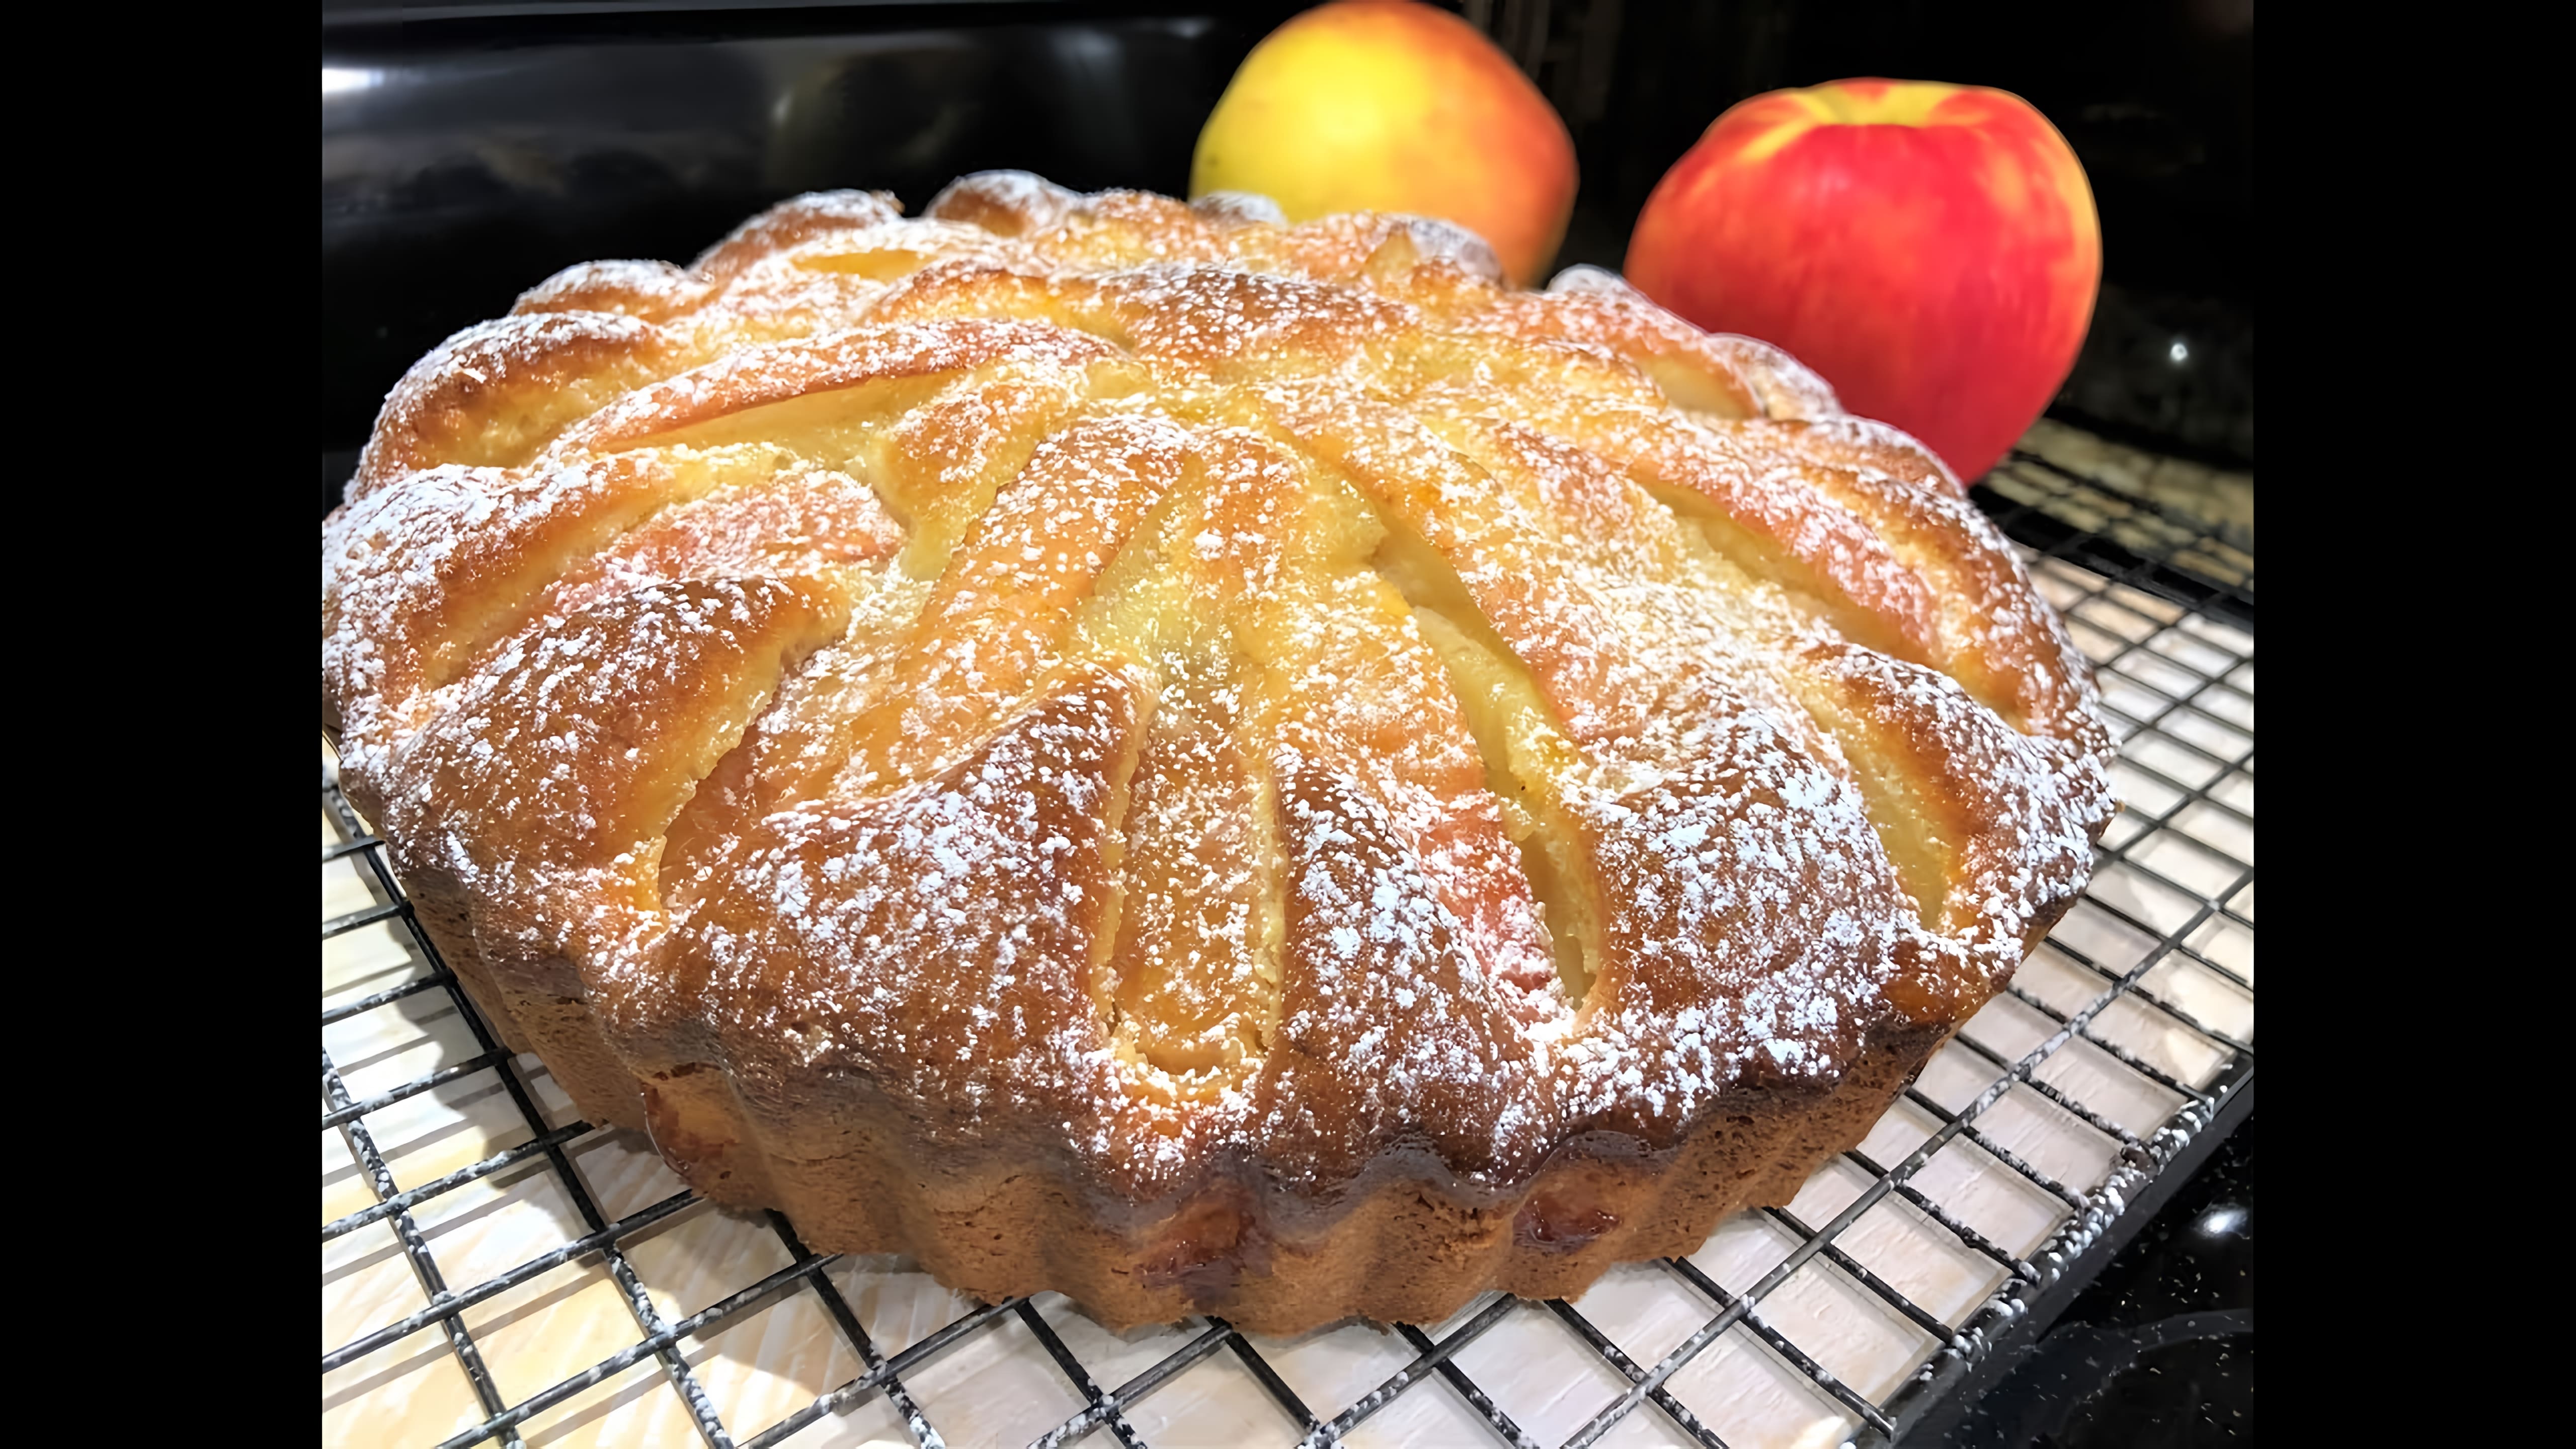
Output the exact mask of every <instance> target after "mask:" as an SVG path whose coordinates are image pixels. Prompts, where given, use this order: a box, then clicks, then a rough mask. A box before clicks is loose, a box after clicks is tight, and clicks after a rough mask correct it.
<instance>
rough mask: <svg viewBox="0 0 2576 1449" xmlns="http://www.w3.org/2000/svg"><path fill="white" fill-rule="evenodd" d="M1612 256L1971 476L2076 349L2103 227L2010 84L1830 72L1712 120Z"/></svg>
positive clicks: (2073, 170) (2077, 177)
mask: <svg viewBox="0 0 2576 1449" xmlns="http://www.w3.org/2000/svg"><path fill="white" fill-rule="evenodd" d="M1626 270H1627V275H1628V280H1629V281H1630V283H1632V284H1633V285H1635V286H1636V288H1637V289H1638V290H1639V291H1642V292H1644V293H1645V294H1646V295H1647V296H1649V297H1652V298H1654V299H1655V300H1656V301H1658V302H1660V303H1662V304H1663V305H1664V306H1666V307H1668V308H1670V309H1671V310H1672V311H1674V312H1676V313H1678V314H1680V315H1681V316H1683V317H1685V318H1688V319H1689V320H1690V321H1692V322H1694V323H1696V324H1698V325H1699V326H1701V327H1704V328H1707V329H1708V330H1709V331H1712V332H1734V333H1741V334H1743V335H1745V336H1748V337H1758V338H1760V339H1762V340H1763V341H1765V342H1770V343H1774V344H1776V345H1778V346H1780V347H1783V348H1786V349H1788V351H1789V352H1790V353H1791V354H1793V355H1795V356H1796V357H1797V358H1798V359H1799V360H1800V361H1802V362H1804V363H1806V364H1807V365H1808V366H1809V367H1812V368H1814V369H1815V370H1816V371H1817V372H1819V373H1821V374H1823V376H1824V378H1825V380H1826V381H1827V382H1830V383H1832V384H1833V385H1834V390H1835V391H1836V392H1838V393H1840V394H1841V395H1842V400H1843V405H1844V406H1845V407H1846V408H1849V409H1850V410H1851V411H1852V412H1855V413H1858V414H1860V415H1861V416H1863V417H1871V418H1877V419H1879V420H1881V421H1883V422H1888V423H1892V424H1894V425H1896V426H1897V427H1900V428H1903V429H1904V430H1906V431H1907V432H1909V433H1912V434H1913V435H1914V436H1915V437H1917V438H1920V439H1921V440H1922V441H1923V442H1925V443H1926V444H1928V445H1930V447H1931V448H1932V450H1933V451H1934V452H1935V453H1938V454H1939V455H1940V456H1941V459H1942V461H1944V462H1946V463H1948V464H1949V465H1950V468H1951V471H1953V472H1955V473H1956V474H1958V476H1959V477H1960V478H1961V479H1963V480H1971V481H1973V480H1974V479H1976V478H1978V477H1980V476H1982V475H1983V474H1984V473H1985V472H1986V470H1987V469H1989V468H1991V467H1993V466H1994V464H1995V462H1996V460H1997V459H1999V458H2001V457H2002V456H2003V455H2004V452H2005V450H2006V449H2009V448H2010V447H2011V446H2012V445H2013V442H2014V440H2016V439H2018V438H2019V437H2020V436H2021V435H2022V434H2023V432H2025V431H2027V430H2028V429H2029V427H2030V425H2031V422H2032V421H2033V420H2034V419H2036V418H2037V417H2038V416H2039V414H2040V410H2041V409H2043V408H2045V407H2046V406H2047V405H2048V400H2049V399H2050V398H2051V397H2053V396H2055V395H2056V392H2057V389H2058V385H2059V384H2061V383H2063V382H2064V381H2065V380H2066V374H2067V372H2068V371H2069V370H2070V369H2072V368H2073V367H2074V365H2075V354H2076V351H2077V349H2078V348H2080V347H2081V346H2082V345H2083V342H2084V329H2085V328H2086V326H2087V325H2089V324H2090V323H2091V321H2092V317H2093V298H2094V293H2095V291H2096V289H2097V288H2098V287H2099V285H2100V283H2101V278H2102V230H2101V225H2100V223H2099V222H2098V221H2097V220H2096V219H2095V216H2094V212H2093V192H2092V188H2090V187H2089V186H2087V185H2086V184H2085V181H2084V168H2083V166H2082V165H2080V164H2079V163H2078V162H2077V161H2076V159H2075V153H2074V152H2073V151H2072V150H2070V149H2068V147H2067V144H2066V140H2065V138H2064V137H2062V136H2060V135H2058V134H2057V130H2056V128H2055V127H2053V126H2051V125H2049V123H2048V121H2047V119H2046V118H2045V117H2043V116H2041V115H2040V114H2039V112H2037V111H2035V110H2033V109H2031V107H2030V105H2029V104H2028V103H2027V102H2025V101H2023V100H2021V99H2020V98H2019V97H2017V96H2011V95H2007V94H2005V93H2004V92H2002V91H1996V90H1986V89H1983V88H1981V87H1976V86H1954V85H1941V84H1935V83H1929V82H1915V81H1884V80H1849V81H1837V82H1834V83H1833V84H1831V85H1822V86H1817V87H1814V88H1813V89H1810V90H1789V91H1773V92H1772V93H1770V94H1769V95H1763V96H1756V97H1754V98H1753V99H1751V100H1749V101H1746V102H1744V103H1742V104H1741V105H1738V106H1736V107H1734V108H1733V109H1731V110H1729V111H1728V112H1727V113H1726V114H1724V115H1722V116H1720V117H1718V118H1717V123H1716V124H1715V125H1712V126H1710V127H1709V128H1708V132H1707V134H1705V135H1703V136H1702V137H1700V140H1699V144H1698V145H1696V146H1694V147H1692V148H1691V150H1690V152H1689V153H1688V154H1686V155H1684V156H1683V157H1682V159H1681V160H1680V161H1679V162H1678V163H1676V164H1675V165H1674V167H1673V169H1672V170H1671V171H1670V172H1667V173H1666V174H1665V176H1664V179H1663V180H1662V181H1661V182H1659V183H1657V184H1656V186H1655V190H1654V194H1653V195H1651V196H1649V197H1648V198H1647V200H1646V207H1645V211H1644V212H1643V213H1642V214H1641V215H1640V216H1639V217H1638V218H1637V229H1636V234H1635V236H1634V238H1633V239H1632V240H1631V241H1630V242H1629V245H1628V261H1627V268H1626Z"/></svg>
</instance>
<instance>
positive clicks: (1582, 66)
mask: <svg viewBox="0 0 2576 1449" xmlns="http://www.w3.org/2000/svg"><path fill="white" fill-rule="evenodd" d="M1302 8H1304V7H1303V5H1301V4H1294V3H1290V4H1281V3H1256V4H1246V5H1242V6H1238V7H1234V8H1231V9H1225V10H1221V11H1220V10H1218V9H1215V8H1212V7H1208V6H1204V5H1202V6H1197V7H1190V6H1174V5H1153V4H1126V5H1112V4H1088V3H1061V4H947V5H876V6H857V7H851V6H838V7H835V6H818V5H797V4H779V3H768V4H735V5H724V4H704V3H701V4H694V5H683V4H668V3H651V0H628V3H584V0H552V3H547V0H515V3H514V0H482V3H474V4H436V5H401V6H389V5H385V4H381V3H359V4H353V3H346V0H325V4H324V5H323V9H322V57H323V65H324V67H325V71H326V78H327V77H328V75H329V74H331V73H333V72H337V73H338V74H339V75H340V76H341V77H342V79H343V81H344V84H343V86H342V88H340V89H339V90H337V91H336V92H335V91H328V90H326V92H325V94H324V98H323V104H322V359H321V361H322V378H321V382H322V389H321V409H320V412H321V416H320V424H321V434H322V438H321V446H322V451H323V452H324V454H325V455H326V457H325V473H326V477H325V492H326V495H335V494H336V491H337V482H338V479H337V478H334V477H331V476H330V473H331V471H332V470H333V469H334V468H337V469H338V470H339V472H340V476H343V477H345V475H346V455H348V454H349V453H351V452H353V451H354V450H355V449H356V448H358V447H359V446H360V445H361V444H362V443H363V442H364V441H365V439H366V435H367V432H368V430H369V428H370V427H371V426H372V424H373V422H374V418H375V411H376V408H377V405H378V404H379V402H380V401H381V400H382V398H383V396H384V394H385V391H386V389H388V388H389V387H391V386H392V384H393V382H394V381H395V379H397V378H398V377H400V376H401V375H402V372H403V369H404V368H406V367H408V366H409V365H410V364H411V362H412V361H413V360H414V359H415V358H417V357H419V356H420V355H421V354H422V353H423V352H425V351H427V350H428V349H429V348H431V347H432V346H434V345H436V344H437V343H438V342H439V341H440V340H441V339H443V338H444V337H446V336H447V335H448V334H450V333H452V332H454V331H455V330H457V329H458V328H461V327H465V326H468V325H470V324H472V323H474V322H478V321H481V320H483V319H485V318H489V317H494V316H498V315H500V314H501V313H502V312H504V311H506V310H507V309H508V307H509V305H510V302H511V300H512V299H513V298H514V297H516V296H517V294H518V293H519V292H520V291H522V290H524V289H525V288H527V287H529V286H532V285H534V284H535V283H537V282H538V281H541V280H543V279H544V278H545V277H546V276H547V275H549V274H551V273H552V272H554V271H555V270H557V269H558V268H561V267H564V266H567V265H570V264H571V263H574V262H578V261H586V260H590V259H594V258H599V257H632V256H647V257H662V258H667V259H669V260H673V261H686V260H688V259H689V258H690V257H691V256H693V255H695V254H696V253H697V252H698V251H699V250H700V249H702V248H703V247H705V246H706V245H708V244H709V243H710V242H712V241H714V240H715V239H716V238H718V237H719V236H721V235H723V234H724V233H725V232H726V231H727V230H728V229H730V228H731V227H732V226H733V225H734V224H735V223H736V222H738V221H740V220H742V219H743V218H744V217H746V216H748V215H750V214H751V213H752V212H753V211H755V210H757V209H759V208H760V207H762V206H765V205H767V204H769V203H770V202H773V201H776V200H778V199H780V198H782V197H786V196H790V195H793V194H795V193H796V192H799V191H805V190H811V189H816V188H821V187H834V186H855V187H862V188H882V189H885V190H889V191H892V192H894V193H895V194H896V195H897V196H899V197H901V198H902V199H903V201H904V202H905V203H906V204H907V205H908V206H912V207H918V206H920V205H921V204H922V203H923V202H925V201H927V200H928V199H929V197H930V196H931V194H932V193H933V192H935V191H936V190H937V189H938V188H939V187H940V186H942V185H944V184H945V183H946V182H947V181H948V180H950V179H951V178H952V177H955V176H957V175H959V174H961V173H963V172H967V171H973V170H978V169H982V168H986V167H1002V166H1010V167H1019V168H1022V169H1026V170H1031V171H1036V172H1038V173H1040V174H1042V175H1045V176H1048V177H1050V178H1052V179H1053V180H1056V181H1058V182H1061V183H1063V184H1065V185H1068V186H1073V187H1076V188H1080V189H1097V188H1101V187H1110V186H1128V187H1137V188H1142V189H1147V190H1156V191H1164V192H1169V193H1172V194H1180V193H1182V192H1183V191H1185V189H1186V188H1187V185H1188V180H1189V158H1190V150H1191V147H1192V144H1193V143H1194V142H1195V140H1196V139H1197V134H1198V129H1199V126H1200V123H1201V122H1202V121H1203V120H1204V119H1205V118H1206V116H1207V113H1208V111H1209V110H1210V109H1211V108H1212V107H1213V106H1214V104H1215V102H1216V98H1217V96H1218V95H1219V94H1220V93H1221V92H1222V91H1223V89H1224V87H1225V83H1226V81H1227V79H1228V78H1229V77H1230V76H1231V75H1232V74H1233V71H1234V69H1235V67H1236V65H1237V64H1238V63H1240V61H1241V60H1242V58H1243V56H1244V54H1245V53H1246V52H1247V51H1249V50H1250V49H1251V47H1252V45H1253V44H1254V43H1255V42H1256V41H1258V40H1259V39H1260V38H1261V36H1263V35H1264V34H1266V33H1268V31H1269V30H1270V29H1271V28H1272V27H1273V26H1275V25H1276V24H1277V23H1278V22H1279V21H1281V20H1283V19H1285V18H1286V17H1287V16H1289V15H1291V14H1294V13H1295V12H1296V11H1297V10H1299V9H1302ZM1447 8H1450V9H1453V10H1458V11H1461V12H1462V13H1464V14H1465V15H1466V17H1467V18H1468V19H1469V20H1470V21H1472V22H1474V23H1476V24H1477V25H1479V26H1480V27H1482V28H1483V29H1484V30H1485V31H1486V33H1488V34H1490V35H1493V36H1494V37H1495V38H1496V40H1497V42H1498V43H1500V44H1501V45H1503V47H1504V48H1505V49H1506V50H1507V51H1509V52H1510V53H1512V55H1513V56H1514V58H1515V59H1516V60H1518V61H1519V62H1520V63H1521V64H1522V66H1523V68H1524V69H1525V70H1528V71H1529V72H1530V73H1531V74H1532V75H1533V76H1534V77H1535V78H1536V80H1537V81H1538V83H1539V85H1540V86H1541V88H1542V89H1543V90H1544V91H1545V92H1546V93H1547V94H1548V96H1549V99H1550V100H1551V101H1553V102H1554V103H1555V105H1556V107H1557V110H1558V112H1559V113H1560V114H1561V115H1563V116H1564V117H1565V119H1566V121H1567V124H1568V127H1569V129H1570V130H1571V131H1572V132H1573V134H1574V138H1575V144H1576V150H1577V154H1578V156H1579V158H1580V161H1581V165H1582V175H1583V181H1582V189H1581V191H1580V193H1579V194H1578V197H1577V200H1576V206H1575V215H1574V219H1573V222H1572V225H1571V226H1570V227H1569V229H1568V234H1567V238H1566V244H1565V247H1564V250H1563V252H1562V253H1561V254H1560V256H1559V258H1558V263H1559V265H1564V264H1570V263H1573V262H1592V263H1596V264H1598V265H1602V266H1608V267H1614V268H1615V267H1617V266H1618V265H1619V263H1620V260H1621V258H1622V256H1623V254H1624V252H1625V250H1626V243H1627V236H1628V231H1629V228H1630V227H1631V226H1632V225H1633V223H1634V221H1635V219H1636V214H1637V211H1638V208H1639V207H1640V206H1642V205H1643V204H1644V201H1645V199H1646V195H1647V193H1648V192H1649V191H1650V190H1652V188H1653V186H1654V184H1655V182H1656V180H1657V179H1658V178H1659V177H1660V176H1662V174H1663V173H1664V171H1665V169H1666V168H1667V167H1669V166H1670V165H1671V164H1672V163H1673V161H1674V160H1676V159H1678V158H1679V157H1680V155H1681V154H1682V153H1683V152H1684V151H1686V150H1687V149H1689V147H1690V146H1691V144H1692V143H1693V142H1694V141H1696V140H1697V139H1698V137H1699V135H1700V133H1701V132H1702V131H1703V130H1705V129H1706V128H1707V126H1708V124H1709V123H1710V122H1711V121H1713V120H1714V119H1716V117H1717V115H1718V113H1719V112H1721V111H1723V110H1724V109H1725V108H1726V107H1727V106H1728V105H1730V104H1732V103H1733V102H1735V101H1737V100H1740V99H1743V98H1744V97H1746V96H1750V95H1754V94H1758V93H1760V92H1762V91H1765V90H1770V89H1774V88H1777V87H1781V86H1789V85H1811V84H1815V83H1817V82H1820V81H1825V80H1833V79H1841V78H1845V77H1851V76H1866V75H1881V76H1888V77H1892V78H1897V79H1932V80H1947V81H1959V82H1969V83H1975V84H1983V85H1993V86H1999V87H2001V88H2003V89H2005V90H2009V91H2013V92H2015V93H2016V94H2019V95H2021V96H2022V97H2024V98H2025V99H2027V100H2029V101H2030V102H2031V103H2032V104H2033V105H2035V106H2037V107H2038V108H2039V109H2040V110H2041V111H2042V112H2043V113H2044V114H2046V115H2047V116H2048V117H2049V119H2050V120H2051V121H2053V122H2054V123H2055V124H2056V125H2057V127H2058V128H2059V129H2060V130H2061V131H2063V132H2064V133H2065V134H2066V136H2067V138H2068V140H2069V141H2070V142H2071V143H2072V144H2073V145H2074V147H2075V150H2076V153H2077V154H2078V156H2079V157H2080V158H2081V159H2082V160H2083V162H2084V165H2085V169H2086V172H2087V173H2088V175H2089V177H2090V178H2091V181H2092V185H2093V187H2094V193H2095V198H2096V201H2097V204H2098V205H2099V207H2100V210H2101V213H2102V230H2103V236H2104V283H2103V289H2102V297H2101V300H2100V303H2099V305H2098V306H2097V308H2096V313H2095V320H2094V327H2093V331H2092V334H2091V335H2090V336H2089V337H2088V339H2087V341H2086V344H2085V349H2084V353H2083V356H2082V358H2081V360H2080V361H2079V362H2078V364H2077V366H2076V370H2075V373H2074V375H2073V376H2072V377H2071V378H2069V379H2068V382H2067V385H2066V388H2065V390H2064V392H2063V395H2062V396H2061V397H2060V399H2059V401H2058V404H2057V409H2056V410H2057V411H2058V412H2059V413H2060V414H2061V415H2064V416H2067V417H2069V418H2070V419H2071V420H2073V421H2077V422H2081V423H2085V424H2088V425H2091V426H2093V427H2094V428H2095V429H2096V430H2097V431H2101V432H2105V433H2109V434H2112V435H2115V436H2119V437H2122V438H2123V439H2125V440H2128V441H2134V442H2144V443H2147V444H2149V445H2151V446H2155V447H2158V448H2160V449H2162V450H2163V451H2167V452H2173V453H2180V454H2184V455H2188V456H2195V457H2200V458H2202V459H2204V460H2206V461H2212V462H2219V463H2222V464H2226V465H2229V466H2233V467H2238V468H2243V469H2247V470H2250V469H2251V467H2252V464H2253V453H2254V414H2253V350H2254V278H2253V258H2252V246H2251V239H2252V230H2253V174H2254V149H2253V10H2252V4H2251V0H2102V3H2087V4H2063V5H2042V4H2036V3H2028V0H2004V3H1988V4H1976V5H1967V4H1957V5H1929V4H1923V3H1908V0H1803V3H1801V0H1728V3H1716V4H1684V3H1678V0H1571V3H1568V0H1560V3H1554V4H1549V3H1544V0H1463V3H1452V4H1450V5H1449V6H1448V7H1447ZM360 77H362V78H363V83H360V84H346V83H345V82H347V81H349V80H350V79H352V78H360ZM2177 342H2179V343H2181V344H2182V345H2181V346H2180V347H2179V348H2177V346H2176V345H2175V344H2176V343H2177ZM2177 359H2179V360H2177Z"/></svg>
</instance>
